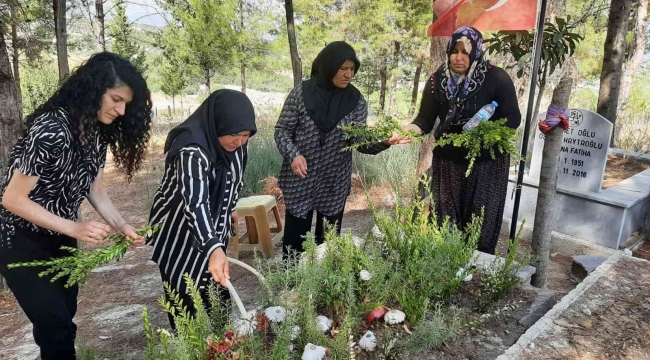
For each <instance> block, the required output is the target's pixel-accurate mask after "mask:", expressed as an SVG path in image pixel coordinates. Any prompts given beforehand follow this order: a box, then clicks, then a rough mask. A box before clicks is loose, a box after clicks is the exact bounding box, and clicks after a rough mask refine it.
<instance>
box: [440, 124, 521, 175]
mask: <svg viewBox="0 0 650 360" xmlns="http://www.w3.org/2000/svg"><path fill="white" fill-rule="evenodd" d="M505 123H506V120H505V119H501V120H497V121H481V122H480V123H479V124H478V126H477V127H475V128H474V129H472V130H470V131H465V132H462V133H460V134H445V135H443V136H442V138H440V139H438V140H436V143H435V146H445V145H452V146H456V147H462V148H465V149H467V150H468V154H467V156H466V157H465V158H466V159H467V160H469V166H468V167H467V172H466V173H465V176H469V174H470V173H471V172H472V168H473V167H474V162H475V161H476V159H477V158H478V157H480V156H481V152H482V151H483V150H489V152H490V156H491V157H492V159H494V158H495V157H496V155H495V154H494V148H495V147H496V148H497V149H498V150H499V152H501V153H502V154H503V153H507V154H510V155H511V156H515V157H518V154H517V150H516V148H515V144H514V140H515V136H516V133H517V130H516V129H512V128H509V127H506V126H504V125H505Z"/></svg>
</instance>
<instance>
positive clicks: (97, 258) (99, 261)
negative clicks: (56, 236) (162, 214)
mask: <svg viewBox="0 0 650 360" xmlns="http://www.w3.org/2000/svg"><path fill="white" fill-rule="evenodd" d="M158 229H159V226H158V225H155V226H148V225H147V226H144V227H142V228H139V229H137V230H136V233H137V234H138V235H140V236H147V237H151V236H152V235H153V234H154V233H155V232H157V231H158ZM104 241H106V242H108V243H110V245H109V246H107V247H105V248H101V249H95V250H85V249H77V248H73V247H69V246H62V247H61V249H62V250H66V251H69V252H70V254H71V255H70V256H65V257H60V258H55V259H50V260H36V261H30V262H23V263H13V264H9V265H8V267H9V268H10V269H14V268H18V267H46V268H47V269H46V270H44V271H42V272H41V273H39V274H38V276H40V277H44V276H48V275H54V276H53V277H52V279H51V280H50V281H51V282H55V281H57V280H59V279H61V278H63V277H65V276H67V277H68V280H67V281H66V284H65V287H66V288H69V287H71V286H74V285H75V284H79V285H81V284H83V283H84V282H85V281H86V279H87V278H88V275H90V272H91V271H92V270H93V269H94V268H96V267H98V266H100V265H104V264H106V263H108V262H109V261H111V260H119V259H121V258H122V257H124V254H126V251H127V250H128V249H129V248H130V247H131V246H132V245H133V240H131V239H128V238H127V237H126V236H125V235H123V234H111V235H109V236H107V237H106V238H105V239H104Z"/></svg>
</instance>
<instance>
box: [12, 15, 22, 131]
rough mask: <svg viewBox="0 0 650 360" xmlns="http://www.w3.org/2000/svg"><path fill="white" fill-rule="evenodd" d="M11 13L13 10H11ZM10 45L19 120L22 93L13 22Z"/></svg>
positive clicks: (15, 27)
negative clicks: (11, 47) (12, 53)
mask: <svg viewBox="0 0 650 360" xmlns="http://www.w3.org/2000/svg"><path fill="white" fill-rule="evenodd" d="M12 13H13V9H12ZM11 44H12V45H13V48H14V56H12V58H11V61H12V63H13V68H14V82H15V84H16V101H17V105H18V113H19V115H20V118H21V119H22V113H23V93H22V91H21V88H20V63H19V56H20V54H19V51H18V50H19V48H18V30H17V26H16V23H15V22H14V21H12V22H11Z"/></svg>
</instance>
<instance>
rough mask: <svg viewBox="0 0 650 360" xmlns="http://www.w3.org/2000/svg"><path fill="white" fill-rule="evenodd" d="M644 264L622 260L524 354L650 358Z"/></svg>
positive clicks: (648, 283) (649, 268) (649, 279)
mask: <svg viewBox="0 0 650 360" xmlns="http://www.w3.org/2000/svg"><path fill="white" fill-rule="evenodd" d="M648 319H650V262H648V261H644V260H639V259H635V258H626V257H623V258H622V259H621V260H620V261H619V262H618V263H617V264H616V265H614V266H613V267H612V268H610V269H609V270H608V271H607V272H606V274H605V275H604V276H602V277H601V278H600V279H598V281H597V283H595V284H594V285H593V286H592V287H591V288H590V289H589V290H588V291H587V292H586V293H585V294H584V295H583V296H582V297H581V298H580V299H579V301H576V302H574V303H573V304H572V305H570V306H569V308H568V309H567V310H566V311H564V312H563V313H562V315H560V317H559V318H558V319H556V320H555V321H554V325H553V327H552V329H550V330H549V331H547V332H545V333H544V334H543V335H541V336H540V337H539V338H538V339H536V340H535V341H534V344H533V345H534V346H529V347H527V348H526V349H525V352H524V354H523V358H526V356H529V357H530V358H535V359H634V360H644V359H650V351H649V350H648V349H650V322H649V321H648Z"/></svg>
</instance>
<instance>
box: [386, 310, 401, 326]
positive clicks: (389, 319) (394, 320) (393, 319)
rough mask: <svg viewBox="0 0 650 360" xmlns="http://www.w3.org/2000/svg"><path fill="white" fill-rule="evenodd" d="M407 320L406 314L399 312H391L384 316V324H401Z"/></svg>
mask: <svg viewBox="0 0 650 360" xmlns="http://www.w3.org/2000/svg"><path fill="white" fill-rule="evenodd" d="M404 319H406V314H404V313H403V312H401V311H399V310H391V311H389V312H387V313H386V314H385V315H384V322H386V324H388V325H395V324H399V323H401V322H402V321H404Z"/></svg>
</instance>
